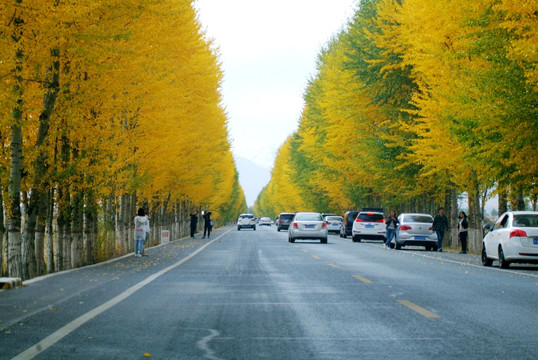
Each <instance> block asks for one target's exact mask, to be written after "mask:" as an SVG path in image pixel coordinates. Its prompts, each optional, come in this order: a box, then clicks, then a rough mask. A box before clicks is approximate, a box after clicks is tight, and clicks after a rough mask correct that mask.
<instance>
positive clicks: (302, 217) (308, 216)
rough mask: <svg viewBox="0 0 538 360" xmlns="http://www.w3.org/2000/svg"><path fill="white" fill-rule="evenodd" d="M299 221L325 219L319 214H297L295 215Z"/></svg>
mask: <svg viewBox="0 0 538 360" xmlns="http://www.w3.org/2000/svg"><path fill="white" fill-rule="evenodd" d="M295 220H297V221H323V219H322V218H321V215H319V214H297V215H296V216H295Z"/></svg>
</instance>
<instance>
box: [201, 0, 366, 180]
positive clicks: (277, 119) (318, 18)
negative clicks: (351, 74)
mask: <svg viewBox="0 0 538 360" xmlns="http://www.w3.org/2000/svg"><path fill="white" fill-rule="evenodd" d="M355 2H356V1H355V0H271V1H268V0H196V2H195V7H196V8H197V9H198V13H199V18H200V21H201V23H202V26H203V28H204V29H205V31H206V33H207V35H208V37H209V38H210V39H213V40H214V42H215V45H217V46H218V47H219V49H220V50H219V54H220V61H221V62H222V69H223V71H224V82H223V86H222V95H223V103H224V106H225V107H226V110H227V112H228V117H229V129H230V135H231V137H232V140H233V143H232V147H233V152H234V154H235V155H237V156H241V157H243V158H246V159H249V160H251V161H253V162H255V163H256V164H258V165H260V166H262V167H265V168H267V169H270V168H271V167H272V165H273V161H274V158H275V154H276V151H277V150H278V148H279V147H280V145H282V143H283V142H284V140H285V139H286V138H287V137H288V136H289V135H290V134H292V133H293V131H295V130H296V129H297V125H298V121H299V117H300V115H301V111H302V108H303V98H302V96H303V93H304V90H305V88H306V85H307V81H308V79H309V77H311V76H312V75H314V74H315V69H316V65H315V64H316V58H317V55H318V53H319V51H320V49H321V47H322V46H323V45H325V44H326V43H327V41H328V40H329V39H330V38H331V36H333V35H334V34H336V33H337V32H338V31H339V30H341V29H342V28H343V27H344V26H345V24H346V22H347V20H348V19H349V18H350V17H351V16H352V15H353V12H354V9H355Z"/></svg>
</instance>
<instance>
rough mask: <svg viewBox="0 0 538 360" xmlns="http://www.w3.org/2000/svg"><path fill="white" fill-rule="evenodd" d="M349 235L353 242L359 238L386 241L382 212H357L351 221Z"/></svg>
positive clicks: (385, 228) (358, 240) (359, 239)
mask: <svg viewBox="0 0 538 360" xmlns="http://www.w3.org/2000/svg"><path fill="white" fill-rule="evenodd" d="M351 235H352V236H353V242H360V241H361V239H367V240H382V241H386V239H387V227H386V225H385V217H384V215H383V213H382V212H381V211H369V210H366V211H364V210H363V211H361V212H359V214H358V215H357V217H356V218H355V221H354V222H353V229H352V230H351Z"/></svg>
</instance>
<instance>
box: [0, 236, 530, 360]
mask: <svg viewBox="0 0 538 360" xmlns="http://www.w3.org/2000/svg"><path fill="white" fill-rule="evenodd" d="M198 236H199V237H200V235H198ZM147 252H148V254H149V256H147V257H142V258H134V257H132V256H127V257H123V258H121V259H118V260H116V261H113V262H109V263H106V264H100V265H98V266H92V267H87V268H83V269H78V270H76V271H71V272H66V273H60V274H57V275H54V276H49V277H44V278H42V279H37V281H30V282H27V283H25V286H24V287H23V288H21V289H17V290H9V291H3V292H0V328H1V329H2V331H1V332H0V344H1V345H0V359H12V358H17V359H30V358H35V359H147V358H152V359H213V360H216V359H387V358H389V359H491V358H494V359H535V358H537V357H538V338H537V324H538V267H536V266H520V267H517V268H512V269H509V270H501V269H499V268H498V267H495V266H494V267H492V268H485V267H482V266H481V265H480V261H479V258H478V257H477V256H473V255H459V254H455V253H447V252H445V253H433V252H426V251H422V250H417V249H413V250H403V251H397V250H384V249H383V247H382V245H381V244H380V243H379V242H361V243H353V242H351V240H350V239H340V238H338V237H337V236H331V237H330V238H329V243H328V244H320V243H319V242H310V241H297V242H296V243H295V244H290V243H288V242H287V233H286V232H277V231H276V229H275V228H274V227H271V228H268V227H265V228H258V230H257V231H251V230H241V231H237V230H236V229H235V228H228V229H220V230H217V231H215V232H214V233H213V236H212V239H211V240H202V239H197V240H190V239H182V240H178V241H174V242H172V243H170V244H169V245H166V246H161V247H157V248H152V249H148V250H147Z"/></svg>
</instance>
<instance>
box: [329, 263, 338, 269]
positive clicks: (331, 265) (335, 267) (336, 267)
mask: <svg viewBox="0 0 538 360" xmlns="http://www.w3.org/2000/svg"><path fill="white" fill-rule="evenodd" d="M327 265H329V266H330V267H332V268H334V269H340V266H338V265H335V264H327Z"/></svg>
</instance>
